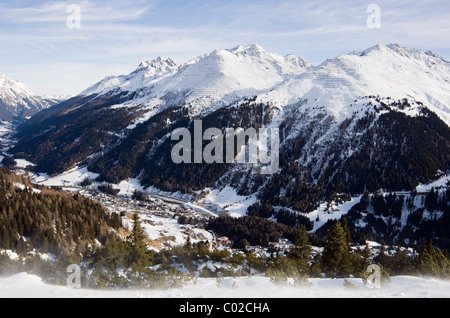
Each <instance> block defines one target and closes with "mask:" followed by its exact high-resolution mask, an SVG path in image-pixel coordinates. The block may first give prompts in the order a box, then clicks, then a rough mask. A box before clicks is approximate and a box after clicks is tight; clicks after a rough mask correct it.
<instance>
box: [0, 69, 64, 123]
mask: <svg viewBox="0 0 450 318" xmlns="http://www.w3.org/2000/svg"><path fill="white" fill-rule="evenodd" d="M57 103H58V101H57V100H54V99H46V98H42V97H40V96H37V95H36V94H35V93H33V92H32V91H31V90H29V89H28V88H27V87H26V86H25V85H24V84H23V83H21V82H18V81H16V80H13V79H10V78H8V77H7V76H5V75H3V74H0V120H4V121H11V120H24V119H28V118H30V117H31V116H33V115H34V114H36V113H38V112H39V111H41V110H43V109H46V108H48V107H51V106H53V105H55V104H57Z"/></svg>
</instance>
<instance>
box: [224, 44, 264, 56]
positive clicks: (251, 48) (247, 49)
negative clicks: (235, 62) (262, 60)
mask: <svg viewBox="0 0 450 318" xmlns="http://www.w3.org/2000/svg"><path fill="white" fill-rule="evenodd" d="M231 52H233V53H242V54H248V55H260V54H262V53H265V52H266V51H265V50H264V49H263V48H262V47H261V46H259V45H258V44H254V43H253V44H249V45H247V46H242V45H238V46H236V47H235V48H233V49H232V50H231Z"/></svg>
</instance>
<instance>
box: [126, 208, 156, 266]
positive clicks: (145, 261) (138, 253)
mask: <svg viewBox="0 0 450 318" xmlns="http://www.w3.org/2000/svg"><path fill="white" fill-rule="evenodd" d="M128 242H129V244H130V247H131V249H130V259H129V263H130V267H131V269H132V272H133V273H139V272H143V271H145V269H146V267H148V266H149V265H151V259H150V254H149V253H148V249H147V244H146V243H145V234H144V230H143V229H142V226H141V221H140V218H139V214H138V212H137V211H135V212H134V214H133V230H132V233H131V235H130V237H129V241H128Z"/></svg>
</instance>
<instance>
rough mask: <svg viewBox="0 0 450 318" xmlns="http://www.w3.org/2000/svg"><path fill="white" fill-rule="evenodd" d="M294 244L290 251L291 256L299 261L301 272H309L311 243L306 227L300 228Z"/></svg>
mask: <svg viewBox="0 0 450 318" xmlns="http://www.w3.org/2000/svg"><path fill="white" fill-rule="evenodd" d="M294 244H295V245H294V247H293V248H292V249H291V251H290V256H291V257H293V258H294V259H296V260H297V261H298V263H299V266H298V267H299V271H300V272H305V271H308V270H309V258H310V256H311V245H310V243H309V239H308V232H307V230H306V226H305V225H301V226H300V229H299V231H298V233H297V236H296V238H295V243H294Z"/></svg>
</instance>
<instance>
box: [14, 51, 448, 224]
mask: <svg viewBox="0 0 450 318" xmlns="http://www.w3.org/2000/svg"><path fill="white" fill-rule="evenodd" d="M449 79H450V63H448V62H447V61H445V60H443V59H442V58H441V57H439V56H438V55H436V54H434V53H432V52H423V51H420V50H418V49H409V48H403V47H401V46H399V45H397V44H391V45H388V46H383V45H377V46H374V47H372V48H369V49H367V50H365V51H363V52H353V53H349V54H346V55H342V56H339V57H336V58H332V59H328V60H327V61H325V62H323V63H322V64H320V65H318V66H312V65H311V64H309V63H308V62H307V61H305V60H303V59H301V58H298V57H295V56H292V55H288V56H281V55H277V54H274V53H269V52H266V51H264V50H263V49H262V48H261V47H259V46H257V45H249V46H246V47H241V46H238V47H236V48H234V49H230V50H216V51H214V52H212V53H210V54H205V55H202V56H199V57H197V58H195V59H193V60H191V61H189V62H187V63H185V64H183V65H180V66H178V65H175V63H174V62H173V61H171V60H170V59H163V58H158V59H155V60H149V61H145V62H143V63H141V64H140V65H139V67H138V68H137V69H136V70H135V71H133V72H132V73H130V74H128V75H124V76H118V77H108V78H106V79H104V80H102V81H100V82H99V83H97V84H96V85H94V86H92V87H91V88H88V89H87V90H85V91H84V92H83V93H82V94H80V95H79V96H77V97H75V98H72V99H70V100H68V101H66V102H64V103H61V104H59V105H57V106H55V107H52V108H50V109H48V110H44V111H42V112H41V113H39V114H38V115H36V116H34V117H33V118H32V119H30V120H29V121H27V122H26V123H24V124H23V125H21V126H20V127H19V128H18V129H19V132H18V134H17V136H16V137H17V138H18V140H19V142H18V144H17V145H16V147H15V148H14V149H13V150H12V151H13V152H14V153H15V154H16V155H17V156H23V157H25V158H26V159H28V160H30V161H32V162H34V163H36V164H37V166H36V169H37V171H39V172H46V173H49V174H53V173H61V172H64V171H66V170H68V169H69V168H71V167H73V166H75V165H84V166H87V167H88V169H89V171H91V172H94V173H97V174H98V175H99V177H98V180H97V181H99V182H110V183H115V184H118V183H119V182H121V181H122V180H127V179H129V178H138V179H139V180H140V182H141V184H142V185H143V186H144V187H156V188H158V189H162V190H165V191H170V192H175V191H181V192H184V193H190V194H192V195H198V194H199V193H200V192H201V191H202V190H205V189H207V188H211V189H220V188H221V187H224V186H232V187H234V188H235V189H236V190H237V192H238V193H239V194H241V195H256V196H258V197H259V199H260V200H261V201H263V202H265V203H267V204H269V205H271V206H273V207H275V210H274V211H275V212H276V211H277V209H288V211H294V212H296V213H297V212H301V213H308V212H311V211H314V210H315V209H317V208H318V206H319V205H320V203H321V202H322V201H323V200H326V201H332V200H336V199H339V198H340V199H345V198H346V197H347V198H348V196H350V195H362V194H363V193H364V192H366V191H368V192H376V191H378V190H379V189H384V190H386V191H412V190H413V189H415V187H416V186H417V185H419V184H420V183H422V184H424V183H428V182H430V181H433V180H435V179H436V178H438V177H439V176H441V175H442V174H443V173H446V172H448V171H449V167H450V128H449V124H450V117H449V114H450V83H449ZM195 119H201V120H202V126H203V127H202V129H203V131H204V130H206V129H207V128H219V129H220V130H221V131H222V132H225V129H227V128H238V127H241V128H244V129H247V128H250V127H252V128H256V129H258V128H261V127H269V128H277V129H279V132H280V169H279V170H278V172H277V173H275V174H273V175H261V174H260V172H259V168H260V165H259V164H248V163H244V164H237V163H234V164H231V163H229V164H218V163H213V164H206V163H202V164H194V163H191V164H189V163H182V164H175V163H174V162H173V161H172V160H171V149H172V148H173V146H174V145H175V144H176V143H177V142H176V141H172V140H171V138H170V135H171V133H172V132H173V131H174V130H175V129H176V128H188V129H189V130H190V132H191V133H192V134H193V133H194V129H195V128H194V120H195ZM224 141H225V140H224ZM207 144H208V143H207V142H204V143H203V146H205V145H207ZM247 148H249V145H248V147H247ZM252 211H253V213H255V214H260V215H265V216H267V217H270V214H271V213H272V214H273V213H274V211H272V210H270V209H268V210H264V209H262V208H258V207H256V208H255V209H253V210H252ZM269 212H270V213H269ZM298 222H300V221H298Z"/></svg>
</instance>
